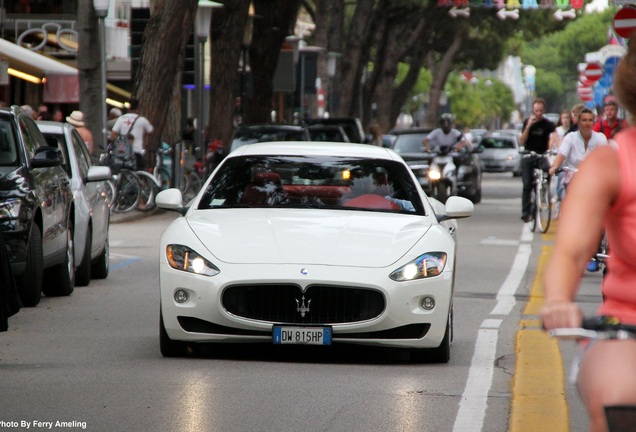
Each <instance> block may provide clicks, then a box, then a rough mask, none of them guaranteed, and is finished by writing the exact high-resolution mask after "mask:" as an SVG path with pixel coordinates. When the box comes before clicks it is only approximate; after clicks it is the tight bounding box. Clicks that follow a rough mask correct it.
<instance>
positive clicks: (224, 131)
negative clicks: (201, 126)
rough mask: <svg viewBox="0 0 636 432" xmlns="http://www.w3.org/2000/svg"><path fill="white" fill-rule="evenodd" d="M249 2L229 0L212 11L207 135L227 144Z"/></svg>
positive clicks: (231, 123)
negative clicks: (221, 6)
mask: <svg viewBox="0 0 636 432" xmlns="http://www.w3.org/2000/svg"><path fill="white" fill-rule="evenodd" d="M249 6H250V0H227V1H225V2H224V7H223V8H221V9H216V10H215V11H214V13H213V14H212V29H211V41H212V43H211V44H210V46H211V56H212V68H211V71H210V115H209V118H208V127H207V132H208V133H207V136H208V139H215V138H216V139H220V140H221V142H222V143H223V145H224V146H225V147H226V148H228V147H229V145H230V139H231V137H232V132H233V130H234V125H233V120H234V119H233V117H234V114H235V96H236V94H235V92H236V89H237V88H238V87H239V80H240V75H239V74H238V73H237V68H238V64H239V58H240V55H241V43H242V40H243V30H244V28H245V23H246V22H247V15H248V10H249Z"/></svg>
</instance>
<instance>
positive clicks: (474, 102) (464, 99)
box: [446, 73, 515, 127]
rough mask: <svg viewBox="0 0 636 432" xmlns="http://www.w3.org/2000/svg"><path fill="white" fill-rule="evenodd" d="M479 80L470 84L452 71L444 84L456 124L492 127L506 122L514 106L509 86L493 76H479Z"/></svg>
mask: <svg viewBox="0 0 636 432" xmlns="http://www.w3.org/2000/svg"><path fill="white" fill-rule="evenodd" d="M478 80H479V81H478V82H477V83H476V84H471V83H468V82H466V80H464V79H463V78H462V76H461V75H460V74H455V73H453V74H451V76H450V77H449V79H448V81H447V83H446V92H447V93H448V96H449V98H450V106H451V111H452V113H453V114H454V115H455V122H456V123H457V125H459V126H469V127H477V126H483V127H492V126H494V125H497V124H500V123H502V122H503V123H505V122H507V121H508V119H509V118H510V115H511V113H512V111H514V109H515V104H514V98H513V95H512V91H511V90H510V88H509V87H508V86H507V85H505V84H504V83H502V82H501V81H499V80H497V79H495V78H487V77H481V78H479V77H478Z"/></svg>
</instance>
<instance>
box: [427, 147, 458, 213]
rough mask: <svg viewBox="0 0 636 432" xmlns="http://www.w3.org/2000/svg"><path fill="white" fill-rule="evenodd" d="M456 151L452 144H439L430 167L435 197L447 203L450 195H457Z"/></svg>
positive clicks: (431, 183) (431, 184) (430, 177)
mask: <svg viewBox="0 0 636 432" xmlns="http://www.w3.org/2000/svg"><path fill="white" fill-rule="evenodd" d="M453 153H456V152H455V151H454V150H453V148H452V147H451V146H439V147H438V149H437V152H436V153H435V154H434V155H433V158H432V159H431V163H430V165H429V168H428V179H429V182H430V187H431V190H432V194H433V197H434V198H435V199H437V200H438V201H440V202H442V203H445V202H446V200H447V199H448V197H449V196H453V195H457V167H456V166H455V162H454V161H453V157H454V156H456V154H453Z"/></svg>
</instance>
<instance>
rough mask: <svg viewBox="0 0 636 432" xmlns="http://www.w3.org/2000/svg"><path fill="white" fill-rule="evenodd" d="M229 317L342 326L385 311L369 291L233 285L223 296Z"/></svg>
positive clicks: (378, 295) (380, 298)
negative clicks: (302, 289)
mask: <svg viewBox="0 0 636 432" xmlns="http://www.w3.org/2000/svg"><path fill="white" fill-rule="evenodd" d="M221 301H222V304H223V307H224V308H225V309H226V310H227V311H228V312H229V313H231V314H233V315H236V316H239V317H242V318H247V319H253V320H259V321H266V322H272V323H280V324H342V323H354V322H360V321H367V320H370V319H373V318H376V317H377V316H379V315H380V314H381V313H382V312H383V311H384V308H385V300H384V296H383V295H382V293H381V292H379V291H376V290H371V289H364V288H356V287H348V286H333V285H310V286H309V287H307V289H306V290H305V292H302V291H301V289H300V286H298V285H294V284H267V285H234V286H230V287H228V288H227V289H226V290H225V291H224V292H223V295H222V299H221Z"/></svg>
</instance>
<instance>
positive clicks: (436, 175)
mask: <svg viewBox="0 0 636 432" xmlns="http://www.w3.org/2000/svg"><path fill="white" fill-rule="evenodd" d="M428 178H429V179H431V180H439V179H441V178H442V173H440V172H439V170H438V169H436V168H431V169H430V170H428Z"/></svg>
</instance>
